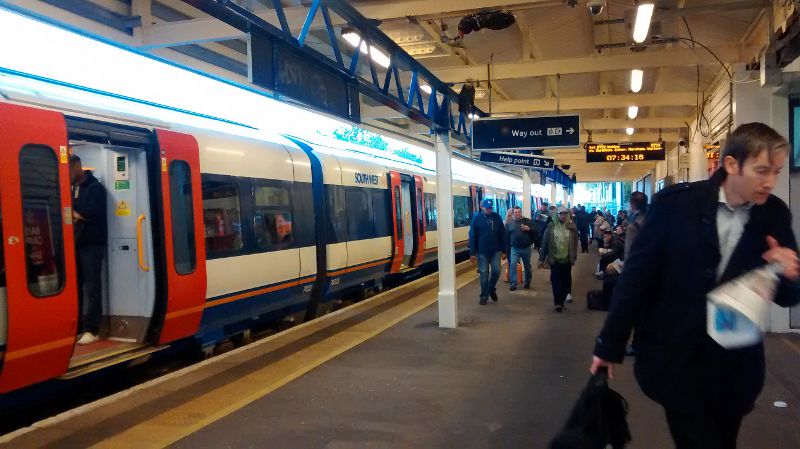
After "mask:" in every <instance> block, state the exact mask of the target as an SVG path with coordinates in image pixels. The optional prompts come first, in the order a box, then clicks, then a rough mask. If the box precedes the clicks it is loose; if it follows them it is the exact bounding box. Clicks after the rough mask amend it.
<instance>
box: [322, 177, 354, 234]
mask: <svg viewBox="0 0 800 449" xmlns="http://www.w3.org/2000/svg"><path fill="white" fill-rule="evenodd" d="M325 194H326V199H325V200H326V202H327V204H326V206H327V207H328V223H327V225H328V241H329V242H330V243H342V242H346V241H347V240H348V236H347V205H346V203H345V193H344V187H342V186H334V185H326V186H325Z"/></svg>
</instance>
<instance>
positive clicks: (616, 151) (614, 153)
mask: <svg viewBox="0 0 800 449" xmlns="http://www.w3.org/2000/svg"><path fill="white" fill-rule="evenodd" d="M584 148H586V162H641V161H663V160H664V157H665V155H666V152H665V151H664V142H621V143H587V144H586V145H585V146H584Z"/></svg>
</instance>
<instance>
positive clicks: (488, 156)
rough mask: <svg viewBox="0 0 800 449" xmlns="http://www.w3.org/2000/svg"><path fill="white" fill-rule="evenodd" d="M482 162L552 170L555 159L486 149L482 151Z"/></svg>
mask: <svg viewBox="0 0 800 449" xmlns="http://www.w3.org/2000/svg"><path fill="white" fill-rule="evenodd" d="M480 160H481V162H490V163H493V164H503V165H513V166H515V167H523V168H533V169H538V170H552V169H553V167H555V165H556V163H555V159H553V158H551V157H543V156H529V155H527V154H513V153H497V152H491V153H490V152H488V151H484V152H482V153H481V159H480Z"/></svg>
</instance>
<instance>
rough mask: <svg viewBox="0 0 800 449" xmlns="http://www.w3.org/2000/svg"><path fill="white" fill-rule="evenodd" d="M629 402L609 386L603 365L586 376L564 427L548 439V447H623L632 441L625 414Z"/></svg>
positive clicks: (559, 448)
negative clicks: (581, 390)
mask: <svg viewBox="0 0 800 449" xmlns="http://www.w3.org/2000/svg"><path fill="white" fill-rule="evenodd" d="M627 414H628V402H627V401H626V400H625V398H623V397H622V395H620V394H619V393H617V392H616V391H614V390H612V389H610V388H609V387H608V372H607V371H606V370H605V369H604V368H603V369H601V370H600V371H598V372H597V374H595V375H594V376H592V377H591V378H590V379H589V383H588V385H586V388H584V390H583V392H582V393H581V396H580V398H579V399H578V401H577V402H576V403H575V406H574V407H573V408H572V413H570V416H569V419H568V420H567V424H566V425H565V426H564V429H563V430H562V431H561V432H560V433H559V434H558V435H556V437H555V438H553V440H552V441H551V442H550V446H549V448H550V449H605V448H606V447H607V445H611V447H612V448H613V449H623V448H624V447H625V445H626V444H628V443H629V442H630V441H631V433H630V430H629V429H628V422H627V420H626V416H627Z"/></svg>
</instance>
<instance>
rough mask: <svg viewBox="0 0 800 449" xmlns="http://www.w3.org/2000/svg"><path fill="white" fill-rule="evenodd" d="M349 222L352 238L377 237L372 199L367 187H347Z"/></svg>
mask: <svg viewBox="0 0 800 449" xmlns="http://www.w3.org/2000/svg"><path fill="white" fill-rule="evenodd" d="M347 223H348V226H347V228H348V230H349V231H350V240H366V239H371V238H374V237H375V223H374V217H373V214H372V201H371V198H370V195H369V194H368V192H367V189H364V188H360V187H348V188H347Z"/></svg>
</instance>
